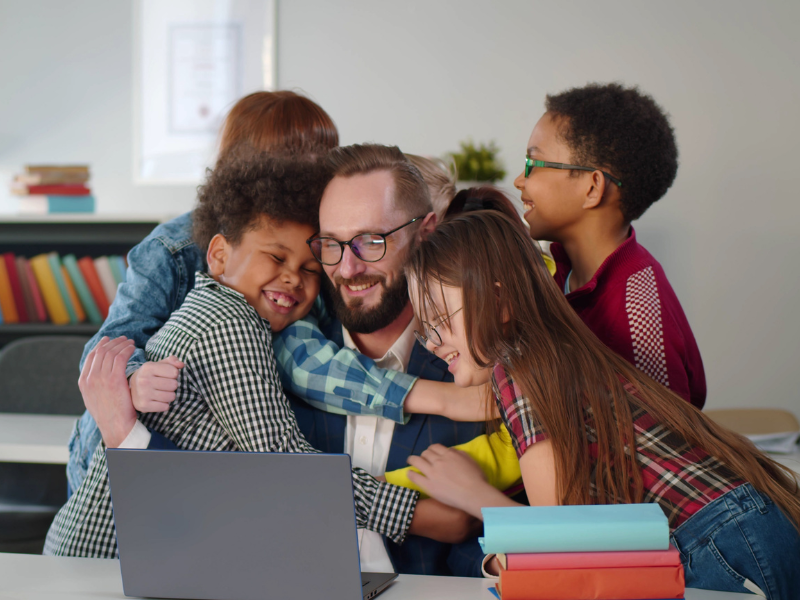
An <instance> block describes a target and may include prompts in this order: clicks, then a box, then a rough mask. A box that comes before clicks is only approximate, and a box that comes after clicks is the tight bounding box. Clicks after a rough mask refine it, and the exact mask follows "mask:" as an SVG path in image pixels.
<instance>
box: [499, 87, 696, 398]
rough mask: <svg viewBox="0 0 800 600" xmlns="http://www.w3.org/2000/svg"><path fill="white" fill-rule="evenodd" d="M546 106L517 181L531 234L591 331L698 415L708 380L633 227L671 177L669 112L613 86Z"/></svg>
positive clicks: (578, 91) (673, 155) (673, 153)
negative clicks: (543, 243) (547, 251)
mask: <svg viewBox="0 0 800 600" xmlns="http://www.w3.org/2000/svg"><path fill="white" fill-rule="evenodd" d="M545 108H546V111H547V112H545V114H544V115H543V116H542V118H541V119H539V122H538V123H537V124H536V126H535V127H534V129H533V132H532V133H531V136H530V139H529V140H528V149H527V153H526V156H525V170H524V171H523V173H521V174H520V175H519V176H518V177H517V179H516V180H515V181H514V185H515V186H516V188H517V189H518V190H520V192H521V193H522V202H523V204H524V206H525V214H524V218H525V220H526V221H527V222H528V224H529V225H530V228H531V236H532V237H533V238H534V239H538V240H547V241H551V242H553V244H552V245H551V247H550V248H551V252H552V254H553V258H554V259H555V260H556V265H557V271H556V275H555V280H556V282H557V283H558V285H559V286H560V287H561V288H563V290H564V293H565V294H566V296H567V300H568V301H569V302H570V304H571V305H572V307H573V308H574V309H575V311H576V312H577V313H578V315H580V317H581V319H583V321H584V322H585V323H586V325H587V326H588V327H589V328H590V329H591V330H592V331H593V332H594V333H595V335H597V337H598V338H600V340H602V341H603V342H604V343H605V344H606V345H607V346H609V347H610V348H611V349H612V350H614V351H615V352H617V353H618V354H619V355H621V356H622V357H623V358H625V359H627V360H628V361H629V362H631V363H632V364H633V365H635V366H636V367H637V368H639V369H640V370H641V371H643V372H645V373H647V374H648V375H650V376H651V377H652V378H653V379H655V380H656V381H658V382H659V383H662V384H663V385H665V386H667V387H669V388H670V389H671V390H672V391H673V392H675V393H676V394H678V395H680V396H681V397H682V398H684V399H685V400H687V401H689V402H691V403H692V404H693V405H695V406H697V407H698V408H702V406H703V404H704V403H705V399H706V382H705V373H704V371H703V361H702V359H701V357H700V351H699V349H698V348H697V343H696V342H695V339H694V335H693V334H692V329H691V327H690V326H689V322H688V321H687V319H686V315H685V314H684V312H683V309H682V308H681V304H680V302H679V301H678V297H677V296H676V295H675V292H674V291H673V290H672V287H671V286H670V284H669V281H668V280H667V276H666V274H665V273H664V269H663V268H662V267H661V265H660V264H659V263H658V261H657V260H656V259H655V258H653V256H652V255H651V254H650V253H649V252H648V251H647V250H645V249H644V247H642V246H641V245H640V244H639V243H638V242H637V241H636V233H635V232H634V230H633V227H632V226H631V222H632V221H633V220H635V219H638V218H639V217H640V216H642V214H643V213H644V212H645V211H646V210H647V209H648V208H649V207H650V205H651V204H653V203H654V202H655V201H656V200H658V199H660V198H661V197H662V196H663V195H664V194H665V193H666V192H667V190H668V189H669V187H670V186H671V185H672V182H673V181H674V179H675V174H676V172H677V169H678V150H677V146H676V144H675V137H674V132H673V130H672V127H671V126H670V124H669V121H668V119H667V117H666V115H665V114H664V112H663V111H662V110H661V108H660V107H659V106H658V105H657V104H656V103H655V101H654V100H653V99H652V98H651V97H650V96H647V95H645V94H642V93H641V92H640V91H639V90H638V89H636V88H624V87H622V86H621V85H619V84H608V85H598V84H590V85H587V86H585V87H582V88H574V89H571V90H567V91H566V92H562V93H561V94H557V95H550V96H547V100H546V102H545Z"/></svg>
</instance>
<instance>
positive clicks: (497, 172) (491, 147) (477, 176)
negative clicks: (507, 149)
mask: <svg viewBox="0 0 800 600" xmlns="http://www.w3.org/2000/svg"><path fill="white" fill-rule="evenodd" d="M459 145H460V146H461V151H460V152H450V153H449V154H448V156H449V157H450V158H451V159H452V161H453V164H454V165H455V167H456V173H457V174H458V181H459V183H460V185H459V187H460V188H461V187H469V185H467V186H464V184H463V182H470V183H494V182H495V181H498V180H500V179H502V178H503V177H505V176H506V172H505V170H504V169H503V164H502V163H501V162H500V161H499V160H498V158H497V152H498V148H497V146H496V145H495V143H494V142H489V143H488V144H479V145H478V146H476V145H475V143H474V142H473V141H472V140H471V139H468V140H466V141H463V142H461V143H460V144H459Z"/></svg>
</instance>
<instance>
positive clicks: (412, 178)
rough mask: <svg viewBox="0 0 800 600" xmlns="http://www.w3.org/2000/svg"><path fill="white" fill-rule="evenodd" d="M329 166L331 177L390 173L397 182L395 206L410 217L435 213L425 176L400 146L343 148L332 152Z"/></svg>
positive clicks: (395, 185)
mask: <svg viewBox="0 0 800 600" xmlns="http://www.w3.org/2000/svg"><path fill="white" fill-rule="evenodd" d="M327 162H328V167H329V168H330V172H331V176H332V177H337V176H338V177H352V176H353V175H367V174H369V173H374V172H378V171H386V172H388V173H390V174H391V175H392V179H393V180H394V202H395V206H397V207H399V208H400V209H401V210H402V211H403V212H405V213H406V214H408V216H409V217H417V216H420V215H426V214H428V213H429V212H431V211H432V210H433V206H432V204H431V195H430V192H429V191H428V186H427V185H425V180H424V179H423V178H422V174H421V173H420V172H419V169H417V167H415V166H414V165H412V164H411V163H410V162H409V161H408V159H407V158H406V156H405V155H404V154H403V153H402V152H401V151H400V149H399V148H398V147H397V146H382V145H380V144H355V145H353V146H341V147H339V148H334V149H333V150H331V151H330V153H329V154H328V161H327Z"/></svg>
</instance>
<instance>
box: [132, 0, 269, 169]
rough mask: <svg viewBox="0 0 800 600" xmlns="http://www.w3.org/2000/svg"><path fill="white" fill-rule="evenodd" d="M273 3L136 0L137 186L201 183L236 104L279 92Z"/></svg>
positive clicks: (258, 1) (135, 104)
mask: <svg viewBox="0 0 800 600" xmlns="http://www.w3.org/2000/svg"><path fill="white" fill-rule="evenodd" d="M275 1H276V0H239V1H235V0H234V1H227V2H226V1H222V0H173V1H171V2H159V1H157V0H138V2H137V3H136V4H135V7H134V9H135V10H136V13H137V14H136V20H137V27H136V35H135V48H134V53H135V63H136V69H135V74H134V77H135V81H134V90H135V98H134V109H135V110H134V112H135V119H134V121H135V123H134V127H135V131H134V141H135V148H134V182H135V183H140V184H169V183H174V184H196V183H200V182H201V181H202V180H203V177H204V174H205V169H206V167H209V166H211V165H213V163H214V159H215V154H216V146H217V142H218V138H219V128H220V126H221V124H222V122H223V121H224V119H225V115H226V114H227V112H228V111H229V110H230V108H231V106H232V105H233V104H234V103H235V102H236V101H237V100H238V99H239V98H241V97H242V96H244V95H246V94H249V93H251V92H254V91H258V90H270V89H274V86H275Z"/></svg>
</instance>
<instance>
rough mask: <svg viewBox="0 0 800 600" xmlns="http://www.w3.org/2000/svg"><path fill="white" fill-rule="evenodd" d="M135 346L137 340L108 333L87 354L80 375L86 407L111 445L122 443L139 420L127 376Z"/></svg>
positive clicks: (79, 384)
mask: <svg viewBox="0 0 800 600" xmlns="http://www.w3.org/2000/svg"><path fill="white" fill-rule="evenodd" d="M135 349H136V348H135V346H134V345H133V340H128V339H126V338H124V337H119V338H117V339H115V340H109V339H108V338H107V337H104V338H103V339H101V340H100V342H98V344H97V346H95V347H94V349H93V350H92V351H91V352H90V353H89V355H88V356H87V357H86V361H85V362H84V363H83V369H81V376H80V379H78V387H79V388H80V390H81V395H82V396H83V403H84V404H85V405H86V410H88V411H89V414H90V415H92V417H94V420H95V421H96V422H97V427H98V428H99V429H100V434H101V435H102V436H103V441H105V443H106V446H108V447H109V448H116V447H117V446H119V444H121V443H122V442H123V441H124V440H125V438H126V437H127V436H128V434H129V433H130V432H131V429H133V426H134V425H135V424H136V411H135V410H134V409H133V404H132V403H131V392H130V390H129V389H128V380H127V379H126V377H125V367H126V365H127V364H128V359H129V358H130V357H131V356H132V355H133V352H134V350H135Z"/></svg>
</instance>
